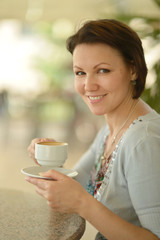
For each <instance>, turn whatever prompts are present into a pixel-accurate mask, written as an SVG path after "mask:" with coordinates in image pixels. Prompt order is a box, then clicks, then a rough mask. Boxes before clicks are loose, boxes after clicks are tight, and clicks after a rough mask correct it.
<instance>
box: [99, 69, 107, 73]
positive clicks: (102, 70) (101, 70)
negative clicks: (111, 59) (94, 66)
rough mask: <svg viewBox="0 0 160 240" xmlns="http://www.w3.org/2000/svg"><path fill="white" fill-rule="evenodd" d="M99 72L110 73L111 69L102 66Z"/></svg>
mask: <svg viewBox="0 0 160 240" xmlns="http://www.w3.org/2000/svg"><path fill="white" fill-rule="evenodd" d="M98 72H99V73H109V72H110V70H109V69H107V68H101V69H99V70H98Z"/></svg>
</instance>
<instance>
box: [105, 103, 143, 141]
mask: <svg viewBox="0 0 160 240" xmlns="http://www.w3.org/2000/svg"><path fill="white" fill-rule="evenodd" d="M138 102H139V99H135V100H134V99H132V101H128V102H126V103H122V104H121V106H119V107H118V108H117V109H116V110H114V111H113V112H111V113H109V114H106V115H105V119H106V122H107V124H108V126H109V129H110V136H113V137H115V136H116V134H117V133H118V131H120V130H121V128H125V127H126V126H127V125H128V123H130V122H131V121H132V120H133V118H134V115H135V114H134V113H135V108H136V107H137V105H138ZM123 125H124V126H123Z"/></svg>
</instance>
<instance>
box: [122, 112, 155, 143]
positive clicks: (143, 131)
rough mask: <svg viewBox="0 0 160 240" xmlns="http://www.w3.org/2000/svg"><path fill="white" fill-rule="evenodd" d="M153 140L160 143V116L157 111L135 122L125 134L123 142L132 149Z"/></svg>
mask: <svg viewBox="0 0 160 240" xmlns="http://www.w3.org/2000/svg"><path fill="white" fill-rule="evenodd" d="M151 139H152V140H154V141H160V115H159V114H158V113H157V112H155V111H153V112H150V113H149V114H147V115H145V116H140V117H139V118H137V119H136V120H134V121H133V123H132V124H131V126H130V127H129V129H128V130H127V131H126V133H125V134H124V138H123V142H124V144H125V146H128V145H129V146H130V148H131V147H135V146H137V145H138V144H139V143H140V142H147V141H149V140H151Z"/></svg>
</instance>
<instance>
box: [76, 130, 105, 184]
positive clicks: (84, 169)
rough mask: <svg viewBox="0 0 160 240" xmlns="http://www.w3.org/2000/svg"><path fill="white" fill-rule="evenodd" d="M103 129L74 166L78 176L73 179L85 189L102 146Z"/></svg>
mask: <svg viewBox="0 0 160 240" xmlns="http://www.w3.org/2000/svg"><path fill="white" fill-rule="evenodd" d="M104 132H105V128H102V129H101V130H100V131H99V132H98V134H97V136H96V138H95V140H94V142H93V143H92V145H91V146H90V148H89V149H88V151H87V152H86V153H85V154H84V155H83V156H82V157H81V159H80V160H79V161H78V163H77V164H76V165H75V166H74V170H76V171H77V172H78V176H77V177H76V178H75V179H76V180H77V181H78V182H80V183H81V185H82V186H83V187H84V188H86V184H87V182H88V180H89V177H90V173H91V170H92V169H93V167H94V165H95V161H96V157H97V153H98V152H99V151H98V149H99V148H100V145H101V144H102V141H103V137H104Z"/></svg>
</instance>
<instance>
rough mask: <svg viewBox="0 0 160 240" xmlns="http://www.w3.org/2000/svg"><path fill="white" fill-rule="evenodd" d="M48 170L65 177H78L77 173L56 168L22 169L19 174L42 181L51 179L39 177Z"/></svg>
mask: <svg viewBox="0 0 160 240" xmlns="http://www.w3.org/2000/svg"><path fill="white" fill-rule="evenodd" d="M50 169H54V170H55V171H58V172H60V173H63V174H65V175H67V176H68V177H71V178H74V177H76V176H77V175H78V172H76V171H74V170H71V169H66V168H57V167H55V168H54V167H53V168H52V167H47V166H32V167H27V168H23V169H22V170H21V173H23V174H25V175H27V176H30V177H35V178H43V179H52V178H46V177H42V176H40V175H39V173H41V172H47V171H48V170H50Z"/></svg>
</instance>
